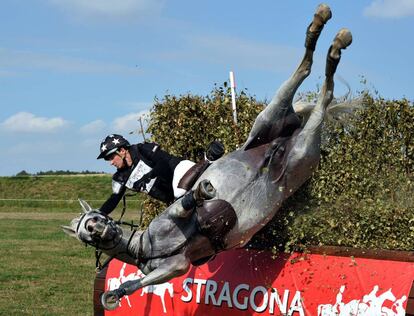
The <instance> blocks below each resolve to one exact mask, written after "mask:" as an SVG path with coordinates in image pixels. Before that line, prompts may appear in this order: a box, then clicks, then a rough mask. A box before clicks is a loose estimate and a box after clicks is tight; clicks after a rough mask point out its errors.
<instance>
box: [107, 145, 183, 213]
mask: <svg viewBox="0 0 414 316" xmlns="http://www.w3.org/2000/svg"><path fill="white" fill-rule="evenodd" d="M129 153H130V154H131V158H132V161H133V164H132V166H131V167H127V168H122V169H118V170H117V172H116V173H115V174H114V175H113V177H112V191H113V193H112V195H111V196H110V197H109V198H108V200H107V201H106V202H105V203H104V204H103V205H102V206H101V208H100V211H101V212H102V213H105V214H109V213H111V212H112V211H113V210H114V209H115V208H116V206H117V205H118V203H119V201H120V200H121V199H122V197H123V195H124V194H125V191H126V189H127V188H128V189H131V190H133V191H138V192H146V193H148V195H150V196H152V197H153V198H155V199H157V200H160V201H162V202H165V203H171V202H173V201H174V191H173V187H172V180H173V175H174V169H175V167H176V166H177V165H178V163H179V162H180V161H181V160H183V159H182V158H179V157H175V156H173V155H170V154H169V153H167V152H165V151H164V150H162V149H160V148H159V146H158V145H157V144H155V143H140V144H136V145H132V146H131V147H129Z"/></svg>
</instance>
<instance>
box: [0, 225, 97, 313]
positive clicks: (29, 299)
mask: <svg viewBox="0 0 414 316" xmlns="http://www.w3.org/2000/svg"><path fill="white" fill-rule="evenodd" d="M65 223H66V220H64V219H62V220H27V219H19V220H16V219H13V220H8V219H2V220H1V221H0V239H1V240H2V242H1V244H0V253H1V254H2V255H1V256H0V315H92V314H93V301H92V293H93V281H94V276H95V272H94V255H93V253H94V252H93V249H92V248H90V247H89V248H85V247H83V246H82V245H81V244H80V243H79V242H77V241H76V240H74V239H71V238H69V237H66V236H65V235H64V234H63V232H62V230H61V229H60V225H61V224H65Z"/></svg>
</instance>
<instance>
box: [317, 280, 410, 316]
mask: <svg viewBox="0 0 414 316" xmlns="http://www.w3.org/2000/svg"><path fill="white" fill-rule="evenodd" d="M378 289H379V287H378V285H375V286H374V288H373V290H372V291H371V293H369V294H367V295H364V297H363V298H362V300H360V299H356V300H352V301H349V302H348V303H344V302H342V297H343V293H344V291H345V285H342V286H341V287H340V289H339V292H338V294H337V295H336V302H335V304H333V305H331V304H321V305H319V306H318V316H350V315H351V316H378V315H382V316H404V315H405V310H404V307H403V304H404V302H405V301H406V300H407V296H405V295H403V296H402V297H401V298H399V299H396V297H395V296H394V294H393V293H392V291H391V289H388V291H385V292H384V293H382V294H380V295H377V292H378ZM385 301H391V302H392V303H393V304H392V306H391V308H389V307H386V306H383V304H384V302H385Z"/></svg>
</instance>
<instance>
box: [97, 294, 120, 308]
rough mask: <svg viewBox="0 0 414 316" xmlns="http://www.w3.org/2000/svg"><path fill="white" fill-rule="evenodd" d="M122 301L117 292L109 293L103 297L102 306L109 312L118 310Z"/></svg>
mask: <svg viewBox="0 0 414 316" xmlns="http://www.w3.org/2000/svg"><path fill="white" fill-rule="evenodd" d="M120 300H121V299H120V298H119V297H118V295H117V294H116V293H115V291H108V292H105V293H103V294H102V295H101V304H102V306H103V307H104V308H105V309H106V310H108V311H113V310H114V309H116V308H117V307H118V306H119V303H120Z"/></svg>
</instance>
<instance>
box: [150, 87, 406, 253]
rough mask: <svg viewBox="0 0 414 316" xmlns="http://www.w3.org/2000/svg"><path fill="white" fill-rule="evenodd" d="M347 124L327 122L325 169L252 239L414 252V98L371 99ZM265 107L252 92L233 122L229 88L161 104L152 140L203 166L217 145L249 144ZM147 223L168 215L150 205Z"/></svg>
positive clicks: (280, 245) (276, 245)
mask: <svg viewBox="0 0 414 316" xmlns="http://www.w3.org/2000/svg"><path fill="white" fill-rule="evenodd" d="M364 104H365V105H366V106H365V107H364V109H363V110H360V111H359V112H358V113H357V115H355V116H354V117H353V118H351V119H350V121H349V122H348V123H347V124H346V125H341V124H340V123H326V124H325V125H326V126H325V132H324V135H323V136H324V137H323V146H322V157H321V163H320V167H319V169H318V170H317V172H316V173H315V174H314V176H313V177H312V179H311V180H310V181H308V182H307V183H306V184H305V185H304V186H303V187H302V188H301V189H300V190H299V191H298V192H296V194H294V195H293V196H292V197H291V198H290V199H289V200H288V201H287V202H286V203H285V204H284V206H283V208H282V209H281V211H280V212H279V214H278V215H277V216H276V217H275V219H274V220H273V221H272V222H271V223H270V224H269V225H268V226H267V227H266V228H265V229H264V230H262V231H261V232H260V233H259V234H258V235H257V236H256V237H255V238H254V240H253V241H252V243H253V244H256V245H258V244H261V245H263V244H265V245H266V247H271V248H273V249H284V250H287V251H290V250H295V249H297V248H303V247H306V246H307V245H343V246H354V247H362V248H381V249H403V250H412V249H413V248H414V247H413V246H414V208H413V206H414V197H413V177H412V171H413V166H414V140H413V133H412V131H413V130H414V109H413V106H412V103H411V102H409V101H408V100H405V99H403V100H394V101H387V100H384V99H381V98H375V99H374V98H372V97H370V96H365V102H364ZM263 106H264V102H259V101H257V100H256V99H255V97H254V96H250V95H248V94H247V93H246V91H242V92H241V93H239V95H238V97H237V107H238V118H239V124H238V126H237V127H236V126H235V125H234V123H233V120H232V111H231V95H230V89H229V88H228V87H227V85H226V84H224V86H222V87H218V86H216V87H215V88H214V89H213V91H212V92H211V94H210V95H209V96H194V95H190V94H188V95H183V96H179V97H176V96H171V95H166V96H165V97H164V98H163V99H161V100H158V99H156V102H155V105H154V107H153V109H152V111H151V114H150V119H149V127H148V132H149V133H150V134H151V135H152V140H153V141H156V142H157V143H159V144H161V146H162V147H163V148H164V149H165V150H167V151H169V152H171V153H173V154H176V155H179V156H183V157H186V158H188V159H192V160H195V161H196V160H198V159H199V158H200V156H201V154H202V152H203V151H204V149H205V148H206V146H207V144H208V143H209V142H210V141H212V140H213V139H219V140H221V141H222V142H223V143H224V144H225V147H226V150H227V152H228V151H232V150H234V149H235V148H236V146H237V145H240V144H242V143H243V142H244V140H245V139H246V137H247V135H248V133H249V131H250V128H251V125H252V124H253V121H254V119H255V117H256V116H257V114H258V113H259V112H260V111H261V110H262V108H263ZM145 204H146V206H147V207H146V210H147V211H146V223H148V222H149V220H150V219H151V218H152V217H153V216H155V215H156V212H157V210H160V209H163V208H164V207H165V205H162V204H160V203H158V202H156V201H153V200H150V199H147V201H146V203H145Z"/></svg>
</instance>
